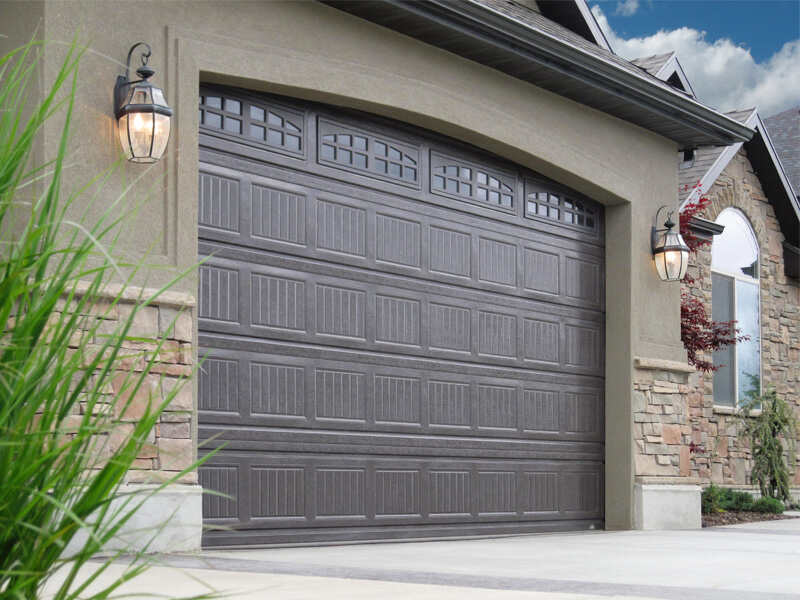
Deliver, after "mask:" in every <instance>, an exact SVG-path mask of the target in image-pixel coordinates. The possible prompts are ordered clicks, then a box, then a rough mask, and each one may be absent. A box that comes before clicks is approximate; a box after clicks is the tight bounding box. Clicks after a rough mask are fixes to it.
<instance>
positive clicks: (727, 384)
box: [711, 208, 761, 408]
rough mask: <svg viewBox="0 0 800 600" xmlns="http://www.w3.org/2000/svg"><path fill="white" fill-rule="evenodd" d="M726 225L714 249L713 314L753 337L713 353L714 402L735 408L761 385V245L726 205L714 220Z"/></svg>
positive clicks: (736, 212)
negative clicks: (734, 321) (714, 368)
mask: <svg viewBox="0 0 800 600" xmlns="http://www.w3.org/2000/svg"><path fill="white" fill-rule="evenodd" d="M716 222H717V223H718V224H720V225H724V227H725V230H724V231H723V232H722V234H720V235H718V236H716V237H715V238H714V242H713V244H712V247H711V286H712V287H711V299H712V300H711V304H712V307H711V313H712V318H713V319H714V321H731V320H736V326H737V328H739V329H740V330H741V333H742V334H743V335H747V336H749V339H748V340H747V341H744V342H739V343H738V344H735V345H732V346H727V347H725V348H722V349H721V350H718V351H716V352H714V358H713V362H714V366H716V367H719V368H718V370H717V371H715V372H714V405H715V406H725V407H731V408H737V407H739V406H741V405H742V404H743V403H744V402H745V401H746V400H747V398H748V396H747V394H748V392H750V391H751V390H753V389H754V390H755V391H756V392H760V389H761V318H760V313H761V311H760V288H759V279H758V271H759V246H758V240H757V238H756V235H755V232H754V231H753V228H752V227H751V225H750V222H749V221H748V220H747V218H746V217H745V216H744V214H742V213H741V212H740V211H739V210H737V209H735V208H726V209H725V210H723V211H722V212H721V213H720V215H719V217H718V218H717V221H716Z"/></svg>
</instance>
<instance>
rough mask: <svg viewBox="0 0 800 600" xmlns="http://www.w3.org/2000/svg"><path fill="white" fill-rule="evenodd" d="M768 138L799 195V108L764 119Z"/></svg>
mask: <svg viewBox="0 0 800 600" xmlns="http://www.w3.org/2000/svg"><path fill="white" fill-rule="evenodd" d="M764 125H766V126H767V131H769V137H770V139H771V140H772V145H773V146H775V151H776V152H777V153H778V157H779V158H780V160H781V164H782V165H783V168H784V170H785V171H786V175H787V176H788V177H789V181H790V182H791V184H792V187H793V188H794V191H795V193H796V194H800V106H795V107H793V108H790V109H789V110H785V111H783V112H782V113H778V114H777V115H773V116H771V117H769V118H767V119H764Z"/></svg>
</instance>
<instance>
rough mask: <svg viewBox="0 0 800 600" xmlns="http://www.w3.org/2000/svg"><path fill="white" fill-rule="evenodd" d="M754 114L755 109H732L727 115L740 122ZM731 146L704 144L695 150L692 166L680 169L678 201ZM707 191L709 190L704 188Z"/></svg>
mask: <svg viewBox="0 0 800 600" xmlns="http://www.w3.org/2000/svg"><path fill="white" fill-rule="evenodd" d="M751 114H753V109H752V108H749V109H746V110H732V111H730V112H726V113H725V116H727V117H730V118H732V119H736V120H737V121H739V122H740V123H744V122H746V121H747V119H748V117H750V115H751ZM727 148H729V146H702V147H700V148H697V150H695V152H694V163H693V164H692V166H691V167H688V168H685V169H679V170H678V201H679V202H683V201H684V200H686V198H687V197H688V196H689V194H691V192H692V189H693V188H694V186H695V185H696V184H697V183H699V182H700V180H701V179H702V178H703V176H704V175H705V174H706V173H708V171H709V170H710V169H711V167H712V166H713V165H714V163H715V162H716V161H717V159H718V158H719V157H720V156H721V155H722V153H723V152H724V151H725V150H726V149H727ZM682 157H683V155H682V154H679V155H678V160H681V159H682ZM703 191H704V192H707V191H708V190H703Z"/></svg>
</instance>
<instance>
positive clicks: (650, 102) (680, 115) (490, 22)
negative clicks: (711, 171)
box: [382, 0, 754, 145]
mask: <svg viewBox="0 0 800 600" xmlns="http://www.w3.org/2000/svg"><path fill="white" fill-rule="evenodd" d="M382 1H384V2H389V3H392V4H398V5H402V4H407V2H406V0H382ZM425 4H433V5H436V6H438V7H440V8H442V9H444V10H446V11H450V12H451V13H452V14H453V15H457V16H462V17H467V18H470V19H472V20H473V26H474V27H476V28H478V29H479V30H483V31H484V32H486V33H488V34H491V35H492V36H497V35H498V34H499V35H500V36H501V38H500V39H497V40H496V41H497V43H499V44H502V43H503V40H502V38H503V37H514V38H515V42H517V43H518V44H521V45H522V46H521V47H522V48H524V49H525V50H527V51H529V52H531V53H532V54H533V55H539V54H540V53H541V52H547V53H548V54H552V55H553V57H562V58H563V59H565V60H566V61H568V63H569V64H572V65H574V66H575V67H578V68H580V69H582V73H581V75H583V77H584V78H585V80H586V82H587V83H591V84H593V85H596V86H598V87H601V88H605V89H607V90H610V91H613V92H615V93H616V95H618V96H621V97H623V98H628V99H630V100H632V101H634V102H636V103H638V104H640V105H641V106H643V107H646V108H650V109H651V110H653V111H654V112H658V113H661V114H662V115H663V116H665V117H668V118H673V119H677V120H688V121H690V122H691V125H690V126H691V127H693V128H695V129H697V130H699V131H703V132H705V133H707V134H708V135H709V138H710V143H712V144H720V145H728V144H731V143H735V142H744V141H747V140H749V139H750V138H751V137H753V134H754V131H753V130H752V129H750V128H749V127H747V126H745V125H743V124H741V123H739V122H738V121H736V120H734V119H731V118H729V117H727V116H725V115H723V114H722V113H719V112H717V111H714V110H712V109H710V108H708V107H707V106H704V105H702V104H700V103H699V102H697V101H696V100H693V99H690V98H687V97H686V96H684V95H683V94H681V93H680V92H678V91H677V90H671V89H668V88H666V87H661V86H659V85H654V84H653V83H652V82H650V81H648V80H647V78H646V77H645V76H644V75H642V76H637V75H634V74H633V73H628V72H625V71H622V70H620V69H619V68H618V67H617V66H615V65H613V64H612V63H609V62H607V61H604V60H602V59H600V58H598V57H594V56H591V55H589V54H586V53H585V52H583V51H582V50H581V49H580V48H577V47H575V46H573V45H572V44H569V43H567V42H565V41H563V40H559V39H557V38H554V37H552V36H549V35H547V34H546V33H544V32H541V31H538V30H536V29H533V28H531V27H528V26H527V25H525V24H524V23H520V22H519V21H517V20H515V19H513V18H510V17H508V16H507V15H504V14H502V13H499V12H497V11H495V10H492V9H491V8H490V7H487V6H484V5H482V4H479V3H477V2H475V1H474V0H462V1H461V2H457V3H451V2H449V1H448V0H429V2H426V3H425ZM505 43H506V44H508V42H507V41H506V42H505Z"/></svg>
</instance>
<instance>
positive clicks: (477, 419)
mask: <svg viewBox="0 0 800 600" xmlns="http://www.w3.org/2000/svg"><path fill="white" fill-rule="evenodd" d="M201 352H202V355H204V356H205V358H204V361H203V366H202V368H201V372H200V389H201V393H200V399H199V410H200V411H201V413H207V417H206V418H204V421H206V422H213V423H219V424H231V425H232V424H235V423H240V424H242V425H253V426H262V425H273V426H274V425H280V426H284V427H302V428H323V429H346V430H369V431H376V432H391V431H402V432H409V433H433V434H441V435H480V436H489V437H492V436H494V437H503V438H508V437H520V438H525V439H534V438H535V439H552V440H557V439H576V440H577V439H582V440H601V439H602V414H603V409H602V407H603V403H602V390H601V389H599V388H598V387H588V386H577V385H571V386H560V385H553V384H548V383H544V382H535V381H525V380H522V379H519V378H498V377H481V376H474V375H467V374H463V373H462V374H458V375H453V374H451V373H447V372H443V371H440V370H436V369H434V368H429V369H424V370H423V369H404V368H401V367H397V366H395V365H394V364H393V361H384V362H383V364H369V363H358V362H354V361H348V362H343V361H336V360H325V359H322V360H320V359H316V360H314V361H313V363H309V362H308V361H307V360H305V359H303V358H299V357H296V356H286V355H269V354H264V353H248V354H247V355H243V354H242V353H241V352H224V351H220V350H210V351H207V352H206V351H201Z"/></svg>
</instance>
